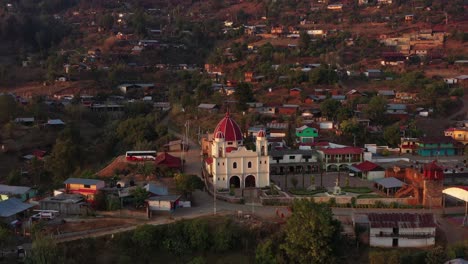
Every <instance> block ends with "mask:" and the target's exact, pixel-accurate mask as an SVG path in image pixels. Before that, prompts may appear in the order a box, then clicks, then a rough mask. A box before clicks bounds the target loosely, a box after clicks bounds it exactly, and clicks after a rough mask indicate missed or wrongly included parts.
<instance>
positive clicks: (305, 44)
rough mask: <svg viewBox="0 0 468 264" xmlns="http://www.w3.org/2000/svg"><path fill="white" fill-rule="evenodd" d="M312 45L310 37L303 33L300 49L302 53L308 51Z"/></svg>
mask: <svg viewBox="0 0 468 264" xmlns="http://www.w3.org/2000/svg"><path fill="white" fill-rule="evenodd" d="M309 45H310V35H309V34H307V32H306V31H301V33H300V35H299V49H301V52H305V51H307V49H308V48H309Z"/></svg>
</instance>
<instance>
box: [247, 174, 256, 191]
mask: <svg viewBox="0 0 468 264" xmlns="http://www.w3.org/2000/svg"><path fill="white" fill-rule="evenodd" d="M252 187H255V177H254V176H253V175H249V176H247V177H245V188H252Z"/></svg>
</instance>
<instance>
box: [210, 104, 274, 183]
mask: <svg viewBox="0 0 468 264" xmlns="http://www.w3.org/2000/svg"><path fill="white" fill-rule="evenodd" d="M209 137H211V138H208V140H209V146H208V148H209V151H208V153H207V154H208V158H207V159H206V162H205V166H206V170H207V171H208V173H209V174H210V175H211V176H212V179H213V184H214V186H216V188H218V189H221V188H222V189H229V188H230V187H231V186H232V187H234V188H252V187H257V188H261V187H265V186H269V185H270V157H269V156H268V141H267V139H266V133H265V131H260V132H258V134H257V137H256V142H255V146H256V148H255V149H256V150H255V151H254V150H248V149H247V148H246V147H245V146H243V143H244V138H243V136H242V132H241V129H240V127H239V125H238V124H237V123H236V121H234V120H233V119H232V118H231V116H230V115H229V112H228V113H226V115H225V117H224V118H223V119H222V120H221V121H220V122H219V123H218V125H217V126H216V129H215V130H214V132H213V134H211V135H210V136H209Z"/></svg>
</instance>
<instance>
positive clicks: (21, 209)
mask: <svg viewBox="0 0 468 264" xmlns="http://www.w3.org/2000/svg"><path fill="white" fill-rule="evenodd" d="M32 207H34V205H33V204H29V203H23V202H22V201H21V200H20V199H17V198H10V199H8V200H4V201H0V222H2V223H5V224H12V223H13V222H14V221H16V220H17V219H21V218H25V217H27V216H29V214H30V209H31V208H32Z"/></svg>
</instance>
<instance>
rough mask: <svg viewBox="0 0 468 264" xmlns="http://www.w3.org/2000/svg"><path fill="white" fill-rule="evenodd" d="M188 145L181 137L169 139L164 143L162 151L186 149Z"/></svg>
mask: <svg viewBox="0 0 468 264" xmlns="http://www.w3.org/2000/svg"><path fill="white" fill-rule="evenodd" d="M188 149H189V145H188V144H187V143H186V142H184V141H183V140H181V139H178V140H172V141H169V143H167V144H165V145H164V151H167V152H171V151H187V150H188Z"/></svg>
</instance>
